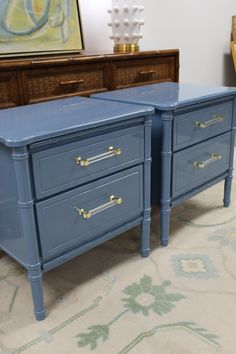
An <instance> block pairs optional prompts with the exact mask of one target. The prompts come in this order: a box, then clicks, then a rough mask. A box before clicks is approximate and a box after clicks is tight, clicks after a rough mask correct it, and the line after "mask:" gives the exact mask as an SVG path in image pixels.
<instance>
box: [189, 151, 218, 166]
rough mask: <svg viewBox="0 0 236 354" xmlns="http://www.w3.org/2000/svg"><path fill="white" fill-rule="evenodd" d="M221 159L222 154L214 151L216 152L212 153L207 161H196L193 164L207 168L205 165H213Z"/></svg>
mask: <svg viewBox="0 0 236 354" xmlns="http://www.w3.org/2000/svg"><path fill="white" fill-rule="evenodd" d="M221 159H222V155H220V154H216V153H214V154H211V158H210V159H208V160H206V161H202V162H200V161H195V162H194V164H193V165H194V167H196V168H205V167H207V166H209V165H211V164H212V163H213V162H216V161H219V160H221Z"/></svg>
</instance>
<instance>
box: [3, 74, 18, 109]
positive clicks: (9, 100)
mask: <svg viewBox="0 0 236 354" xmlns="http://www.w3.org/2000/svg"><path fill="white" fill-rule="evenodd" d="M18 101H19V100H18V88H17V76H16V72H14V71H9V72H3V73H0V109H1V108H10V107H14V106H17V105H18V104H19V102H18Z"/></svg>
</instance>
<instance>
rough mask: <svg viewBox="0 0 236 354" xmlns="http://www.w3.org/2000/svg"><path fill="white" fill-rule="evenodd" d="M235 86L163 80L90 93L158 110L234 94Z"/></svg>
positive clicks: (174, 108) (173, 108) (235, 91)
mask: <svg viewBox="0 0 236 354" xmlns="http://www.w3.org/2000/svg"><path fill="white" fill-rule="evenodd" d="M235 94H236V88H233V87H211V86H201V85H194V84H178V83H175V82H164V83H160V84H153V85H148V86H138V87H134V88H128V89H123V90H117V91H109V92H104V93H99V94H95V95H92V97H94V98H102V99H106V100H111V101H116V102H118V101H119V102H127V103H134V104H140V105H148V106H152V107H155V108H156V109H158V110H167V111H168V110H176V109H178V108H183V107H187V106H189V105H193V104H195V103H197V104H199V103H204V102H207V101H209V100H217V99H220V98H223V97H227V96H230V95H231V96H234V95H235Z"/></svg>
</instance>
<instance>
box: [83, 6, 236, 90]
mask: <svg viewBox="0 0 236 354" xmlns="http://www.w3.org/2000/svg"><path fill="white" fill-rule="evenodd" d="M79 3H80V9H81V17H82V23H83V31H84V39H85V48H86V51H89V52H94V51H95V52H96V51H101V52H104V51H105V52H107V51H112V47H113V43H112V41H111V40H110V39H109V34H110V29H109V27H108V26H107V22H108V20H109V15H108V13H107V8H109V7H110V4H111V0H79ZM143 5H144V6H145V11H144V20H145V25H144V27H143V35H144V38H143V39H142V40H141V41H140V49H141V50H158V49H171V48H179V50H180V81H181V82H190V83H201V84H210V85H229V86H236V74H235V72H234V70H233V64H232V59H231V56H230V51H229V41H230V32H231V18H232V15H234V14H235V15H236V3H235V0H200V1H197V0H178V1H177V0H143Z"/></svg>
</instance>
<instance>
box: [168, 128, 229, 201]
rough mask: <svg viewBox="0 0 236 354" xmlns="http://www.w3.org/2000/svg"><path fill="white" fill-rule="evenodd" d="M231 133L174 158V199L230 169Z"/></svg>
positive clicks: (177, 154)
mask: <svg viewBox="0 0 236 354" xmlns="http://www.w3.org/2000/svg"><path fill="white" fill-rule="evenodd" d="M230 139H231V133H226V134H223V135H221V136H219V137H217V138H213V139H211V140H209V141H207V142H204V143H201V144H198V145H197V146H194V147H192V148H189V149H185V150H183V151H180V152H177V153H175V154H174V156H173V169H172V170H173V176H172V197H173V198H175V197H177V196H179V195H181V194H184V193H186V192H188V191H189V190H191V189H193V188H196V187H198V186H200V185H202V184H204V183H206V182H207V181H210V180H211V179H213V178H215V177H217V176H219V175H220V174H222V173H224V172H225V171H226V170H227V169H228V168H229V155H230Z"/></svg>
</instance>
